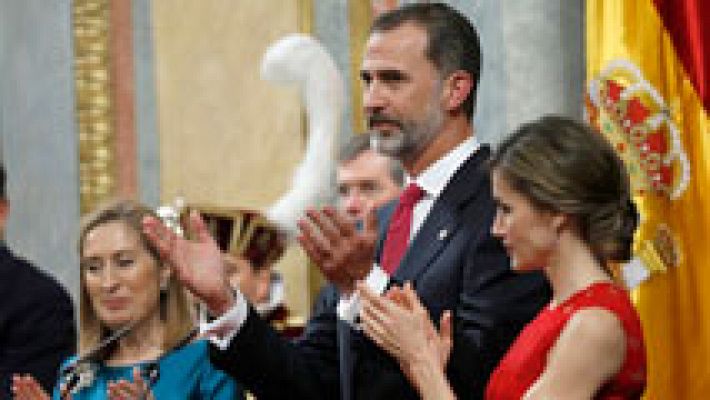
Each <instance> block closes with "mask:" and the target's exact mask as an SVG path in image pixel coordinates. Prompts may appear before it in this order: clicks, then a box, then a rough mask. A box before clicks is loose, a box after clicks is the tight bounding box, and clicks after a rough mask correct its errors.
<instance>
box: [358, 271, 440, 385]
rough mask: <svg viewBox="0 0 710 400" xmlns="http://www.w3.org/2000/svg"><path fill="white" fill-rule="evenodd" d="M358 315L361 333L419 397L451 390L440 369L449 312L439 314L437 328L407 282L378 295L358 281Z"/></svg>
mask: <svg viewBox="0 0 710 400" xmlns="http://www.w3.org/2000/svg"><path fill="white" fill-rule="evenodd" d="M357 289H358V293H359V294H360V296H361V299H362V310H361V312H360V318H361V320H362V328H363V331H364V332H365V334H366V335H367V336H368V337H369V338H370V339H372V341H374V342H375V343H376V344H377V345H378V346H379V347H381V348H382V349H383V350H385V351H386V352H387V353H389V354H390V355H392V357H394V358H395V359H396V360H397V361H398V362H399V365H400V368H402V371H403V372H404V374H405V375H406V376H407V378H408V379H409V380H410V381H411V382H412V384H413V385H414V386H415V387H416V388H417V389H418V390H419V392H420V394H421V395H422V398H425V399H427V398H439V397H437V396H439V395H441V393H451V388H450V387H449V385H448V383H447V381H446V376H445V373H444V370H445V369H446V363H447V362H448V359H449V355H450V354H451V347H452V343H453V342H452V326H451V313H450V312H449V311H445V312H444V313H443V314H442V316H441V321H440V327H441V328H440V330H437V329H436V327H435V326H434V324H433V323H432V321H431V320H430V319H429V313H428V312H427V310H426V309H425V308H424V306H423V305H422V303H421V302H420V300H419V298H418V297H417V295H416V293H415V292H414V290H413V289H412V287H411V285H410V284H409V283H406V284H405V286H404V288H398V287H393V288H392V289H390V290H389V291H388V292H387V293H386V294H385V295H384V296H379V295H377V294H375V293H374V292H372V291H371V290H370V289H368V288H367V286H366V285H364V284H362V283H358V285H357Z"/></svg>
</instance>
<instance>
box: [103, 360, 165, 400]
mask: <svg viewBox="0 0 710 400" xmlns="http://www.w3.org/2000/svg"><path fill="white" fill-rule="evenodd" d="M108 398H109V399H111V400H155V396H154V395H153V392H152V391H151V390H150V388H149V387H148V384H147V383H146V382H145V380H144V379H143V377H142V376H141V370H140V368H138V367H136V368H133V382H130V381H127V380H125V379H121V380H118V381H116V382H109V383H108Z"/></svg>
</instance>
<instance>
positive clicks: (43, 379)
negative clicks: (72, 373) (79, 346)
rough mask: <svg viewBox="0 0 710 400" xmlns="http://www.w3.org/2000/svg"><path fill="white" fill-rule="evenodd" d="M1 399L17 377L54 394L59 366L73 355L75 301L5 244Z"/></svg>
mask: <svg viewBox="0 0 710 400" xmlns="http://www.w3.org/2000/svg"><path fill="white" fill-rule="evenodd" d="M0 293H1V294H2V302H0V399H9V398H11V397H12V396H11V394H10V385H11V377H12V374H30V375H32V376H33V377H34V378H36V379H37V381H38V382H39V383H40V384H41V385H42V387H44V389H45V390H47V391H51V390H52V388H53V387H54V385H55V384H56V382H57V373H58V372H59V365H60V363H61V362H62V361H63V360H64V359H66V358H67V357H69V356H70V355H72V354H74V349H75V344H76V328H75V325H74V307H73V305H72V301H71V298H70V297H69V295H68V294H67V292H66V291H65V290H64V288H62V287H61V286H60V285H59V283H57V281H55V280H54V279H52V278H51V277H49V276H48V275H47V274H45V273H44V272H41V271H40V270H39V269H37V268H36V267H35V266H33V265H31V264H30V263H29V262H27V261H25V260H23V259H20V258H17V257H15V255H13V254H12V253H11V252H10V250H9V249H8V248H7V247H6V246H5V245H3V244H0Z"/></svg>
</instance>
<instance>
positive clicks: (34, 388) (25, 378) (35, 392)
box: [12, 374, 50, 400]
mask: <svg viewBox="0 0 710 400" xmlns="http://www.w3.org/2000/svg"><path fill="white" fill-rule="evenodd" d="M12 394H13V398H14V399H15V400H49V399H50V397H49V394H47V392H45V391H44V389H42V386H40V384H39V382H37V380H36V379H35V378H33V377H32V376H30V375H20V374H16V375H13V376H12Z"/></svg>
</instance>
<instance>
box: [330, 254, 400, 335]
mask: <svg viewBox="0 0 710 400" xmlns="http://www.w3.org/2000/svg"><path fill="white" fill-rule="evenodd" d="M389 279H390V277H389V275H388V274H387V272H385V271H384V270H383V269H382V268H380V266H379V265H377V264H373V265H372V269H371V270H370V273H368V274H367V277H365V285H366V286H367V287H368V288H369V289H370V290H372V291H373V292H375V293H378V294H382V293H383V292H384V291H385V288H386V287H387V283H388V282H389ZM337 312H338V318H340V319H341V320H343V321H345V322H347V323H348V324H350V325H351V326H353V327H355V328H357V327H356V326H355V319H356V318H357V316H358V314H360V296H358V294H357V293H353V294H351V295H345V294H344V295H342V296H340V300H339V301H338V307H337Z"/></svg>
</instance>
